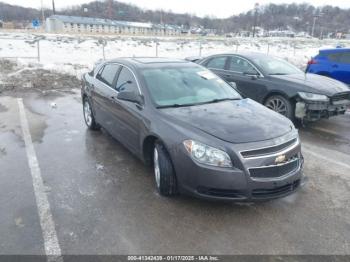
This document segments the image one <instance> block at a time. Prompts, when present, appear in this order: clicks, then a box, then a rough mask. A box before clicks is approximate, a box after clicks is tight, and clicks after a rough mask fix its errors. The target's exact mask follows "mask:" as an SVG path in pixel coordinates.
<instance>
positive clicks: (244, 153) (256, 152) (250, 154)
mask: <svg viewBox="0 0 350 262" xmlns="http://www.w3.org/2000/svg"><path fill="white" fill-rule="evenodd" d="M297 140H298V139H297V138H294V139H292V140H289V141H288V142H285V143H283V144H280V145H277V146H271V147H265V148H259V149H254V150H247V151H242V152H241V155H242V156H243V157H244V158H249V157H258V156H264V155H268V154H273V153H278V152H281V151H282V150H284V149H286V148H287V147H289V146H291V145H293V144H295V143H296V142H297Z"/></svg>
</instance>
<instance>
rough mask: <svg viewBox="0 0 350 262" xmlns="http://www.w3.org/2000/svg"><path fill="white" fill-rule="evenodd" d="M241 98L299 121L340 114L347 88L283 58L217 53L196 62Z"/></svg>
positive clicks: (346, 102)
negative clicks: (230, 85) (210, 71)
mask: <svg viewBox="0 0 350 262" xmlns="http://www.w3.org/2000/svg"><path fill="white" fill-rule="evenodd" d="M197 63H198V64H200V65H203V66H205V67H207V68H209V69H210V70H212V71H213V72H214V73H216V74H217V75H219V76H220V77H222V78H223V79H224V80H226V81H227V82H229V83H231V84H232V85H234V86H235V87H236V88H237V89H238V90H239V91H240V92H241V94H243V96H245V97H249V98H251V99H253V100H255V101H257V102H259V103H261V104H263V105H265V106H267V107H268V108H270V109H272V110H274V111H276V112H278V113H280V114H282V115H284V116H286V117H288V118H289V119H291V120H294V119H295V118H297V119H301V120H303V121H315V120H318V119H320V118H328V117H330V116H334V115H338V114H344V113H345V111H346V110H347V107H348V105H349V104H350V89H349V87H348V86H346V85H345V84H343V83H341V82H339V81H337V80H333V79H330V78H328V77H324V76H319V75H315V74H307V73H304V72H303V71H301V70H300V69H298V68H296V67H295V66H293V65H292V64H290V63H288V62H287V61H285V60H283V59H279V58H276V57H272V56H268V55H265V54H260V53H245V54H220V55H213V56H209V57H206V58H203V59H201V60H198V61H197Z"/></svg>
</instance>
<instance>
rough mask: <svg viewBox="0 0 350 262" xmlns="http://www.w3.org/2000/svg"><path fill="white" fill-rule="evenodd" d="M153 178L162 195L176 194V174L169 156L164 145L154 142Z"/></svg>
mask: <svg viewBox="0 0 350 262" xmlns="http://www.w3.org/2000/svg"><path fill="white" fill-rule="evenodd" d="M153 167H154V178H155V181H156V187H157V190H158V192H159V193H160V194H161V195H162V196H173V195H176V194H177V185H176V176H175V170H174V167H173V164H172V162H171V159H170V156H169V154H168V152H167V151H166V149H165V147H164V145H163V144H162V143H160V142H156V143H155V146H154V150H153Z"/></svg>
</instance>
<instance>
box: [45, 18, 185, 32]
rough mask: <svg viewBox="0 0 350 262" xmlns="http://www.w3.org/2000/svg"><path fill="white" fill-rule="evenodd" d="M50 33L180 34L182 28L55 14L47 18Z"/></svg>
mask: <svg viewBox="0 0 350 262" xmlns="http://www.w3.org/2000/svg"><path fill="white" fill-rule="evenodd" d="M46 31H47V32H49V33H60V32H63V33H108V34H135V35H180V34H181V28H180V27H178V26H175V25H155V24H151V23H140V22H128V21H116V20H110V19H102V18H92V17H79V16H65V15H53V16H50V17H48V18H47V19H46Z"/></svg>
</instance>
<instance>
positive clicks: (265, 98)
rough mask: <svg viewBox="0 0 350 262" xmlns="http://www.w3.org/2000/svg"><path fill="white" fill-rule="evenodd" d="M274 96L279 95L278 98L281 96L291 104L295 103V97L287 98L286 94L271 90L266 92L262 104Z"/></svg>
mask: <svg viewBox="0 0 350 262" xmlns="http://www.w3.org/2000/svg"><path fill="white" fill-rule="evenodd" d="M275 95H280V96H283V97H284V98H285V99H288V100H290V101H292V102H296V100H295V96H289V95H288V94H286V93H285V92H283V91H279V90H273V91H270V92H268V93H267V94H266V95H265V97H264V98H263V100H262V104H263V105H265V102H266V101H267V99H268V98H270V97H271V96H275Z"/></svg>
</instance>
